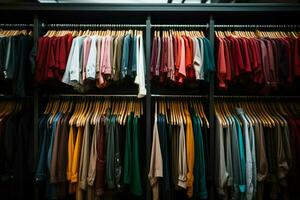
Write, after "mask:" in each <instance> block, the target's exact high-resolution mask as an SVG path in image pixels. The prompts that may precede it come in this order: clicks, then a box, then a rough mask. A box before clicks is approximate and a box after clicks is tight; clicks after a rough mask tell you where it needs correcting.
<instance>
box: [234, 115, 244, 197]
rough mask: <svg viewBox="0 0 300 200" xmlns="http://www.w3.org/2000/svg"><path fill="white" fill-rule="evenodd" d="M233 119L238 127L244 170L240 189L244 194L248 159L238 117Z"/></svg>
mask: <svg viewBox="0 0 300 200" xmlns="http://www.w3.org/2000/svg"><path fill="white" fill-rule="evenodd" d="M233 117H234V120H235V123H236V126H237V132H238V141H239V149H240V161H241V168H242V176H241V181H240V185H239V188H240V192H242V193H244V192H246V158H245V148H244V140H243V134H242V128H241V125H240V123H239V121H238V119H237V117H236V116H233Z"/></svg>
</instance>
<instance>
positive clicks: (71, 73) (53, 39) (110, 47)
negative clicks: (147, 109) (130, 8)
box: [35, 30, 146, 98]
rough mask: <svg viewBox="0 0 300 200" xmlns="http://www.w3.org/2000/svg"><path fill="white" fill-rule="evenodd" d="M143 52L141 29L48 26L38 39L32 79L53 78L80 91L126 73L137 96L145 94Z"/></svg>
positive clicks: (122, 76)
mask: <svg viewBox="0 0 300 200" xmlns="http://www.w3.org/2000/svg"><path fill="white" fill-rule="evenodd" d="M144 54H145V52H144V42H143V32H142V31H137V30H128V31H125V30H117V31H111V30H106V31H104V30H97V31H95V30H93V31H90V30H86V31H81V30H80V31H79V32H77V31H51V30H50V31H48V32H47V33H46V34H45V35H44V36H43V37H41V38H40V39H39V40H38V49H37V56H36V73H35V79H36V80H37V81H38V82H42V81H47V80H51V79H55V80H57V81H61V82H63V83H65V84H68V85H71V86H73V87H74V89H76V90H77V91H80V92H84V91H89V89H90V88H91V87H92V86H91V85H94V86H97V87H98V88H105V87H107V86H109V85H110V83H111V82H114V81H119V80H122V79H124V78H125V77H130V78H131V79H133V80H134V83H136V84H137V85H138V86H139V89H138V97H139V98H141V97H143V96H145V95H146V87H145V68H146V64H145V55H144ZM91 81H92V83H91Z"/></svg>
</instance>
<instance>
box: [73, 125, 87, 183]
mask: <svg viewBox="0 0 300 200" xmlns="http://www.w3.org/2000/svg"><path fill="white" fill-rule="evenodd" d="M83 131H84V130H83V127H78V131H77V136H76V142H75V146H74V154H73V159H72V168H71V183H77V182H78V169H79V162H80V155H81V147H82V135H83Z"/></svg>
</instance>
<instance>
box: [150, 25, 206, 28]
mask: <svg viewBox="0 0 300 200" xmlns="http://www.w3.org/2000/svg"><path fill="white" fill-rule="evenodd" d="M151 27H154V28H209V25H208V24H151Z"/></svg>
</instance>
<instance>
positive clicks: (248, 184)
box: [236, 108, 254, 199]
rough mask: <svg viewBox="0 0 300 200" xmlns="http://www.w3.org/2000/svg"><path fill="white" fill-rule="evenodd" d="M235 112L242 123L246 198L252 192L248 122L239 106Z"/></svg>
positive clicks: (249, 196)
mask: <svg viewBox="0 0 300 200" xmlns="http://www.w3.org/2000/svg"><path fill="white" fill-rule="evenodd" d="M236 110H237V113H238V114H239V116H240V118H241V121H242V123H243V133H244V141H245V151H246V187H247V189H246V198H247V199H252V197H253V192H254V185H253V181H254V180H253V167H254V166H253V159H252V153H251V146H250V139H251V138H250V136H249V123H248V121H247V119H246V117H245V115H244V111H243V110H242V109H241V108H237V109H236Z"/></svg>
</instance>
